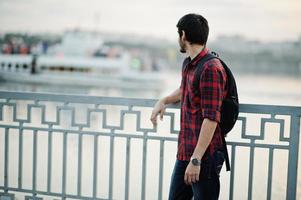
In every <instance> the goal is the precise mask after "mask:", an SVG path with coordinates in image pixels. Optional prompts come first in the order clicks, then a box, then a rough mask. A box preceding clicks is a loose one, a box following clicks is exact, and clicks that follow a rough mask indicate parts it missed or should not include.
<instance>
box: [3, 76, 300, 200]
mask: <svg viewBox="0 0 301 200" xmlns="http://www.w3.org/2000/svg"><path fill="white" fill-rule="evenodd" d="M165 77H166V84H165V86H164V87H163V89H162V91H161V92H153V91H146V90H144V89H143V88H142V89H141V90H140V91H134V90H122V91H121V90H118V89H108V88H89V87H81V88H80V87H76V88H73V87H62V86H54V85H30V84H27V85H26V84H25V85H24V84H21V83H1V84H0V90H10V91H34V92H54V93H64V94H65V93H72V94H85V95H97V96H112V97H116V96H118V97H134V98H160V97H163V96H165V95H167V94H169V93H170V92H172V91H173V90H174V89H176V88H177V87H179V85H180V76H179V73H175V72H168V73H165ZM236 77H237V85H238V90H239V94H240V102H241V103H250V104H274V105H292V106H301V90H300V88H299V87H300V86H301V79H298V78H290V77H276V76H258V75H256V76H255V75H244V76H241V75H237V76H236ZM21 105H23V106H24V103H23V104H22V102H21ZM48 106H49V110H48V111H47V112H48V113H49V119H53V118H55V113H54V112H53V113H52V112H51V110H53V108H55V104H50V105H48ZM81 109H83V110H85V109H86V107H85V106H83V107H82V108H81ZM109 109H110V110H111V111H112V112H111V113H112V114H111V115H109V116H108V122H109V123H112V124H114V123H116V124H118V121H117V122H116V119H119V116H118V114H119V110H120V109H121V108H109ZM22 113H23V115H24V114H26V112H25V110H21V111H20V113H18V114H19V115H22ZM143 113H147V114H145V115H143V116H142V119H141V120H142V121H143V122H145V124H144V126H146V127H148V128H150V127H151V124H150V122H149V121H148V119H149V115H150V113H151V109H145V110H144V111H143ZM63 116H64V115H63ZM66 117H68V114H66ZM76 117H77V118H78V119H80V120H84V119H81V118H82V116H80V115H78V116H76ZM91 120H92V121H91V125H92V126H95V127H94V128H95V129H97V128H98V126H99V124H98V122H99V121H100V120H99V116H94V117H92V118H91ZM175 120H176V128H177V129H179V126H178V124H179V117H176V119H175ZM38 122H39V119H38V118H36V119H33V123H38ZM168 123H169V122H168V120H167V119H165V120H164V121H163V122H159V126H158V133H159V134H163V135H165V134H166V136H168V134H167V133H169V124H168ZM125 124H126V127H125V131H121V133H122V132H133V131H135V128H134V127H135V117H131V116H128V117H127V121H126V123H125ZM252 124H253V125H254V126H251V127H248V130H250V131H251V132H258V129H259V127H258V124H257V122H256V120H255V121H254V122H252ZM65 125H66V127H67V126H68V123H67V122H66V124H65ZM277 128H278V127H273V126H271V127H270V128H269V132H273V131H276V130H277ZM92 130H93V128H92ZM286 131H287V130H286ZM10 133H11V134H10V162H9V166H10V170H9V177H10V179H9V180H10V181H9V184H10V185H11V186H17V166H18V151H17V148H14V147H17V146H18V130H11V132H10ZM237 133H239V131H237ZM0 137H1V138H0V143H1V145H0V146H2V148H0V153H1V154H0V155H1V157H0V158H1V159H0V177H1V178H0V184H3V158H4V156H3V155H4V154H3V152H4V149H3V144H2V143H3V140H4V134H3V129H2V130H1V131H0ZM239 138H240V136H239V135H235V134H234V135H233V136H231V137H230V138H229V139H230V140H231V139H233V140H234V141H237V140H239ZM32 139H33V134H32V132H31V131H28V132H25V133H24V146H23V147H24V148H23V153H24V155H32V148H31V147H32V144H33V143H32V141H33V140H32ZM268 140H269V141H273V140H275V137H273V136H272V137H271V136H270V138H268ZM62 141H63V134H61V133H54V138H53V144H55V146H56V148H54V149H53V152H52V154H53V158H56V160H55V165H54V167H52V173H53V174H52V175H53V176H52V185H51V189H52V191H53V192H60V190H61V178H62V177H61V171H62V159H63V158H62V148H61V147H62V146H63V143H62ZM98 142H99V147H100V149H99V154H98V157H99V163H98V166H99V167H98V168H99V170H98V171H99V174H98V179H97V182H98V186H99V187H98V193H97V196H98V197H106V196H107V193H108V180H109V177H108V174H109V165H108V163H109V159H110V157H109V154H108V152H109V148H110V145H109V143H110V141H109V138H108V137H105V136H101V137H100V138H99V140H98ZM274 142H275V143H277V141H274ZM93 143H94V141H93V137H91V136H84V137H83V158H84V160H83V164H82V170H83V174H82V181H83V184H82V193H83V194H86V195H91V193H92V185H91V183H92V181H93V177H92V169H93V165H92V163H93V162H92V160H93ZM125 144H126V141H125V139H120V138H118V139H116V140H115V147H116V148H115V151H114V163H118V165H115V166H114V168H113V171H114V177H113V182H114V184H113V185H114V189H113V198H114V199H123V197H124V187H125V183H124V180H125V179H124V171H125ZM131 144H132V145H131V165H130V185H129V193H130V199H140V195H141V172H142V170H141V160H142V141H141V140H139V139H133V140H132V143H131ZM159 148H160V143H159V142H158V141H154V140H153V141H149V142H148V149H147V152H148V153H147V163H148V165H147V167H146V199H157V193H158V178H159V173H158V172H159V155H160V152H159ZM46 152H47V133H44V134H43V133H41V134H38V158H37V163H38V168H37V170H38V171H37V183H38V184H37V187H38V188H37V189H40V190H45V189H46V186H47V184H46V183H47V176H46V172H47V171H46V170H47V162H46V161H45V157H47V154H46ZM175 152H176V143H174V142H166V144H165V152H164V155H165V157H164V173H163V174H164V179H163V180H164V181H163V194H164V195H163V199H166V198H167V196H166V195H167V192H168V187H169V180H170V175H171V170H170V169H172V167H173V164H174V160H175ZM77 153H78V137H77V135H75V134H68V148H67V158H68V162H67V175H66V176H67V188H66V190H67V192H68V193H74V194H75V193H76V187H77V178H76V177H77ZM248 155H249V149H248V148H243V147H239V148H237V155H236V160H237V161H239V164H241V165H242V166H244V167H240V168H236V170H237V171H236V172H235V185H234V199H246V195H247V185H248V174H247V171H248V169H247V166H248V162H249V161H248ZM274 155H275V157H274V163H275V165H274V168H273V172H274V174H273V183H272V199H283V198H284V195H285V190H286V181H283V180H286V170H287V169H286V168H287V166H286V165H285V164H281V163H284V162H280V160H284V161H287V152H285V151H279V152H278V151H275V154H274ZM299 158H300V153H299ZM267 160H268V154H267V151H265V150H264V149H256V150H255V160H254V180H253V183H254V185H253V189H254V191H256V192H253V198H254V199H266V194H265V188H266V182H265V179H266V175H267V169H262V165H261V163H266V164H267ZM300 160H301V159H299V163H300ZM299 166H300V164H299ZM31 168H32V156H26V157H24V168H23V186H24V187H25V188H30V187H31V182H32V180H31V179H32V170H31ZM24 172H26V173H24ZM27 172H28V173H27ZM276 172H277V173H276ZM299 172H300V169H299ZM299 177H300V173H299ZM228 178H229V173H226V172H225V170H224V169H223V170H222V174H221V181H222V183H225V184H222V187H221V194H222V195H221V199H227V197H228V188H227V187H226V185H228V184H229V183H228V182H227V179H228ZM237 183H238V184H237ZM300 190H301V181H300V178H298V191H297V192H298V194H299V195H298V196H300V195H301V193H300V192H301V191H300Z"/></svg>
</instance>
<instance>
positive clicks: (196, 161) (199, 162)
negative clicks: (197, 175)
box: [190, 158, 202, 166]
mask: <svg viewBox="0 0 301 200" xmlns="http://www.w3.org/2000/svg"><path fill="white" fill-rule="evenodd" d="M190 161H191V163H192V164H193V165H194V166H200V165H201V163H202V160H199V159H197V158H191V159H190Z"/></svg>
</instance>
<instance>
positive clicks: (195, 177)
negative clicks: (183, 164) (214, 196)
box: [184, 162, 201, 185]
mask: <svg viewBox="0 0 301 200" xmlns="http://www.w3.org/2000/svg"><path fill="white" fill-rule="evenodd" d="M200 171H201V166H195V165H193V164H192V163H191V162H189V164H188V166H187V168H186V171H185V176H184V182H185V183H186V184H187V185H192V183H195V182H197V181H199V176H200Z"/></svg>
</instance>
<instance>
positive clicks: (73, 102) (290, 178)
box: [0, 91, 301, 200]
mask: <svg viewBox="0 0 301 200" xmlns="http://www.w3.org/2000/svg"><path fill="white" fill-rule="evenodd" d="M155 102H156V100H154V99H131V98H117V97H114V98H112V97H97V96H83V95H63V94H52V93H34V92H8V91H0V134H2V135H3V138H4V140H3V141H2V143H0V145H3V151H4V152H3V154H1V155H0V160H2V163H1V161H0V165H2V168H3V176H1V173H0V190H2V191H3V192H2V193H0V198H2V199H5V198H6V199H12V198H13V196H14V192H22V193H25V194H27V195H28V196H26V199H42V198H43V197H44V198H47V196H48V197H59V198H61V199H66V198H71V199H113V198H116V197H115V196H116V195H115V196H114V192H116V191H114V188H115V187H114V180H115V179H114V172H115V171H114V166H115V167H116V164H115V163H114V162H116V160H115V159H114V155H115V153H114V151H117V150H118V149H116V148H117V147H116V139H117V138H123V139H124V140H125V153H124V156H125V163H124V168H125V171H124V173H123V174H124V190H123V193H124V195H123V197H122V198H124V199H133V198H130V197H131V195H132V196H133V194H132V193H131V188H130V186H131V184H130V183H131V181H130V179H131V173H130V172H131V168H132V167H133V164H132V162H131V160H132V158H133V156H132V155H133V153H137V152H135V150H133V149H132V148H131V147H132V145H133V143H134V140H139V141H142V160H141V165H142V166H141V174H139V176H141V188H137V189H136V190H137V191H139V193H140V197H139V198H138V199H147V197H148V196H147V194H146V193H147V191H146V190H147V188H146V187H147V186H146V183H147V181H148V180H147V176H146V175H147V169H148V165H147V156H148V155H149V152H148V149H149V147H150V144H149V142H150V141H158V142H159V152H160V153H159V163H158V165H159V173H158V174H159V175H158V176H159V177H158V178H159V180H158V182H157V183H156V184H155V185H156V187H157V190H156V191H157V193H158V195H157V199H164V197H166V195H167V194H166V193H167V191H168V186H166V183H165V182H168V181H165V182H164V172H166V170H165V171H164V168H165V166H167V163H166V159H168V158H170V157H174V154H171V155H170V152H167V151H166V144H167V143H169V142H170V143H173V144H176V142H177V133H178V130H177V128H176V127H177V124H176V118H177V117H178V115H177V112H179V105H178V104H177V105H169V106H168V107H167V112H166V113H165V116H167V117H168V118H169V119H170V123H169V124H168V127H169V131H167V132H168V133H169V134H168V135H166V134H161V133H160V134H157V131H158V130H157V128H153V127H150V126H149V125H145V123H150V122H145V121H143V120H142V118H145V115H147V119H149V116H148V115H149V110H150V109H151V107H153V105H154V103H155ZM47 103H52V104H54V105H53V106H52V109H51V112H52V113H54V118H55V120H54V121H50V120H48V119H47V116H48V115H49V113H50V111H49V110H47V107H48V104H47ZM77 105H81V106H82V105H86V110H85V112H82V113H81V114H82V115H83V116H84V118H85V123H82V122H78V120H77V117H76V116H77V115H76V113H77V112H81V111H78V106H77ZM107 106H110V107H114V106H117V107H121V108H118V109H119V113H118V112H117V113H118V115H119V118H118V120H117V121H118V122H119V123H117V125H116V124H115V125H112V124H111V123H109V121H108V115H110V112H109V111H108V109H107ZM10 109H11V110H10ZM34 109H39V110H40V114H37V113H39V112H37V111H36V110H35V111H34ZM65 111H68V112H70V115H63V114H62V113H63V112H65ZM115 111H116V110H115ZM19 112H25V113H26V115H25V117H23V118H19V117H18V113H19ZM97 113H98V114H101V115H102V120H101V121H100V122H99V124H101V125H102V127H101V128H96V129H94V130H92V131H91V130H90V129H89V128H90V127H91V126H92V124H93V123H92V122H91V120H90V119H91V116H92V115H93V114H97ZM250 114H251V115H254V116H255V118H256V120H257V121H258V122H259V124H260V127H257V128H259V133H255V134H254V133H250V131H249V130H248V127H247V124H249V123H250V119H249V115H250ZM118 115H117V116H118ZM129 115H134V116H135V117H136V121H135V123H134V124H131V125H132V128H134V129H135V131H134V132H126V133H124V132H122V131H124V130H125V129H126V128H127V127H126V126H128V124H126V120H127V116H129ZM38 116H40V118H39V120H38V121H36V123H33V121H34V120H37V119H36V118H37V117H38ZM254 116H253V117H254ZM300 116H301V107H293V106H275V105H254V104H241V105H240V116H239V120H238V121H239V122H238V125H237V127H238V128H236V129H235V130H233V131H234V132H238V135H239V136H240V138H239V140H238V141H235V140H232V139H231V138H229V141H228V149H229V151H230V153H231V154H230V159H231V166H232V171H231V173H230V176H229V190H228V191H227V193H228V195H227V198H225V199H234V198H235V184H234V183H235V180H236V179H235V172H236V169H237V168H238V167H239V166H240V163H238V161H237V159H236V156H237V153H238V152H239V151H240V150H239V148H241V147H246V148H248V150H249V155H248V156H249V159H248V169H249V170H248V172H247V173H248V174H247V176H248V181H247V182H248V183H247V185H248V190H247V195H246V197H247V199H253V196H254V188H253V186H254V182H253V181H254V162H255V161H254V158H255V157H256V156H255V154H256V150H257V149H265V150H267V152H268V161H267V185H266V199H272V196H273V194H272V191H273V183H274V182H273V178H274V176H273V173H274V171H273V170H274V165H275V160H274V157H275V153H277V151H278V150H283V151H285V152H286V151H287V152H288V161H287V165H286V168H287V176H286V181H284V182H283V184H285V183H286V187H285V193H286V194H284V195H283V194H282V195H283V196H285V198H286V199H289V200H291V199H296V195H297V194H296V192H297V172H298V152H299V139H300V138H299V135H300ZM9 118H10V119H9ZM114 118H115V120H116V118H117V117H116V116H115V117H114ZM62 119H64V120H66V119H68V120H70V124H69V126H64V125H63V122H62ZM10 120H11V121H10ZM68 120H66V121H68ZM269 123H272V124H274V125H279V131H278V132H279V138H277V141H276V142H275V141H273V142H271V141H268V142H267V143H264V141H266V137H267V132H268V131H267V124H269ZM253 125H254V124H253ZM248 126H249V125H248ZM287 127H288V128H289V129H288V128H287ZM11 130H18V134H17V136H16V137H12V136H11V135H12V134H11ZM286 130H288V131H286ZM26 131H32V147H31V148H32V181H31V182H32V184H31V187H29V188H25V187H24V186H23V184H24V181H25V180H24V176H25V175H26V173H29V172H27V171H24V166H23V165H24V159H25V157H26V156H28V155H26V154H25V153H24V152H23V150H24V148H25V147H24V139H25V138H24V137H25V132H26ZM55 133H61V134H62V150H61V152H60V154H61V156H62V166H61V168H62V169H61V172H62V179H61V183H60V184H61V189H60V191H58V192H55V191H53V189H52V185H53V180H52V179H53V174H52V171H53V170H55V168H56V167H57V166H56V165H55V160H56V158H55V157H54V155H53V152H54V150H55V149H56V148H57V147H56V146H55V145H54V143H53V140H54V135H55ZM43 134H44V135H45V134H46V135H47V140H46V141H47V156H46V158H45V162H46V163H47V174H46V175H45V176H46V180H47V181H46V182H47V183H46V187H45V188H44V189H43V190H42V189H38V188H37V185H38V183H39V182H40V181H39V180H38V179H39V177H38V176H37V168H38V167H37V163H38V161H37V159H38V155H37V154H38V153H39V151H38V144H39V140H40V139H39V137H40V135H43ZM273 134H274V132H273ZM70 135H76V136H77V138H78V139H77V141H78V144H77V146H76V150H77V155H76V156H75V157H76V159H77V166H76V167H77V170H76V172H77V175H76V177H73V178H74V179H77V185H76V192H75V193H70V192H68V191H67V188H68V183H67V181H68V180H69V179H70V177H69V179H68V177H67V173H68V170H69V168H68V166H67V165H68V162H69V155H68V152H69V151H70V150H69V148H70V146H71V144H70V143H71V141H70V138H69V137H70ZM85 136H90V137H91V138H93V139H92V141H93V142H91V143H89V144H90V146H91V147H92V149H93V151H92V154H93V156H92V157H93V158H92V162H91V163H90V164H91V167H92V168H93V169H92V183H91V186H92V192H91V194H90V195H85V194H82V189H83V186H84V185H83V183H84V182H85V181H84V180H83V167H84V166H86V165H85V161H84V158H83V151H84V150H85V148H87V146H85V145H84V144H83V141H84V139H83V137H85ZM104 137H106V138H108V140H109V141H108V143H109V159H108V162H109V167H108V174H109V177H108V182H107V186H103V185H99V183H98V182H99V174H100V172H101V171H99V168H100V167H101V166H99V163H100V160H99V154H100V153H102V151H100V146H99V145H100V138H104ZM273 138H274V139H275V135H273ZM236 139H237V138H236ZM12 140H16V141H17V142H18V143H17V144H16V143H13V142H12ZM0 142H1V141H0ZM10 145H14V146H10ZM118 148H119V147H118ZM15 149H16V150H15ZM10 151H15V152H10ZM16 152H17V153H16ZM167 153H168V155H167ZM12 154H14V155H16V154H17V167H16V166H10V163H11V162H10V160H13V158H12ZM118 164H120V163H117V165H118ZM83 165H84V166H83ZM11 168H16V172H17V175H16V177H17V178H16V179H17V180H16V185H14V186H12V184H11V183H13V182H14V181H12V180H11V179H10V177H9V175H10V174H11V173H9V170H10V169H11ZM0 169H1V166H0ZM167 171H171V169H169V170H167ZM10 182H11V183H10ZM85 184H86V182H85ZM167 185H168V184H167ZM103 187H108V191H107V194H106V195H99V192H98V190H99V188H103ZM42 196H43V197H42Z"/></svg>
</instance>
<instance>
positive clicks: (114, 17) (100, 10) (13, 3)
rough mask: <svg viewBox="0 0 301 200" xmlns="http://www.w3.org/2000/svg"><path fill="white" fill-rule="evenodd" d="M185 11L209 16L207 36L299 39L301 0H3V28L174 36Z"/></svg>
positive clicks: (0, 11)
mask: <svg viewBox="0 0 301 200" xmlns="http://www.w3.org/2000/svg"><path fill="white" fill-rule="evenodd" d="M187 13H198V14H201V15H203V16H204V17H205V18H207V20H208V22H209V26H210V35H209V39H215V38H216V37H218V36H220V35H242V36H244V37H246V38H249V39H254V40H260V41H285V40H296V39H298V38H300V37H301V1H300V0H210V1H208V0H207V1H204V0H148V1H147V0H108V1H104V0H0V32H1V33H5V32H9V31H14V32H29V33H40V32H43V33H48V32H49V33H60V32H63V31H65V30H70V29H74V28H80V29H84V30H97V31H106V32H114V33H133V34H139V35H146V36H148V35H149V36H153V37H160V38H165V39H168V40H175V39H176V38H177V32H176V23H177V21H178V20H179V18H180V17H182V16H183V15H185V14H187Z"/></svg>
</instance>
